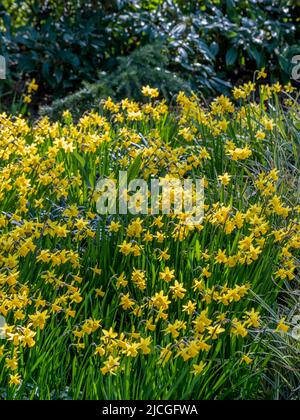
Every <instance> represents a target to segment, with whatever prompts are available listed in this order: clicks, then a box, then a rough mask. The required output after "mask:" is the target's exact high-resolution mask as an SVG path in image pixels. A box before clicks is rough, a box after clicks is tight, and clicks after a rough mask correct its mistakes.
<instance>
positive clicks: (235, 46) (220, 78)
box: [0, 0, 300, 99]
mask: <svg viewBox="0 0 300 420" xmlns="http://www.w3.org/2000/svg"><path fill="white" fill-rule="evenodd" d="M16 5H17V7H16ZM298 6H299V1H298V0H297V1H284V2H283V1H282V2H277V3H274V2H273V1H271V0H241V1H236V0H216V1H214V2H211V1H208V0H203V1H195V0H194V1H189V2H184V1H179V0H166V1H148V2H147V1H143V2H140V1H137V0H123V1H117V0H116V1H112V2H109V1H98V0H94V1H92V0H91V1H88V2H84V1H81V0H80V1H79V0H77V1H75V0H70V1H67V2H64V3H63V4H62V2H60V1H56V0H52V1H47V2H46V1H45V2H41V1H37V0H27V1H26V2H21V1H17V2H16V3H15V2H12V1H6V2H4V3H3V4H2V6H1V7H2V12H1V22H2V23H1V25H0V27H1V28H2V29H1V32H0V40H1V50H2V54H4V55H6V57H7V58H8V61H9V76H10V80H9V81H8V83H9V87H8V88H9V89H11V88H12V86H13V83H12V81H15V83H14V85H15V89H18V88H19V84H18V83H16V81H20V80H23V79H24V77H27V78H28V77H31V78H33V77H34V78H35V79H36V80H37V81H38V83H39V84H40V86H41V88H40V94H41V96H42V97H45V96H46V99H47V95H51V97H54V98H57V97H64V96H65V95H66V93H69V92H74V91H76V90H78V89H80V88H81V87H82V82H88V83H92V82H96V81H97V78H98V74H99V72H102V71H105V72H107V73H109V74H110V73H114V72H115V69H116V67H119V68H122V65H125V64H124V63H123V64H122V60H121V61H120V57H121V58H122V57H129V56H130V57H131V54H132V52H133V51H135V50H136V49H137V48H140V47H141V46H145V45H147V44H153V43H155V42H160V43H162V44H163V45H164V48H165V54H166V55H167V56H168V60H167V67H166V69H167V70H169V71H170V72H171V73H172V74H178V75H179V76H180V78H182V79H184V80H186V81H188V83H189V84H190V88H191V89H194V90H195V89H201V90H202V91H204V92H206V93H208V94H211V93H212V92H215V91H217V92H228V89H229V87H230V81H236V80H238V79H244V78H245V77H246V78H248V77H249V75H251V74H252V72H253V71H254V70H256V69H257V68H261V67H266V68H267V70H268V72H269V74H271V76H272V78H280V79H282V80H284V81H286V79H287V78H289V77H290V64H291V63H290V61H291V60H290V54H289V52H291V49H292V50H293V51H295V49H297V48H298V47H297V42H298V41H297V40H298V39H299V35H300V32H299V24H298V22H297V7H298ZM0 10H1V9H0ZM158 58H159V57H158ZM130 64H131V63H130V59H128V61H127V64H126V65H125V67H126V69H127V70H126V71H127V74H130V73H135V72H136V67H134V64H133V69H132V70H131V69H130ZM157 66H160V62H157V63H155V64H154V68H155V67H157ZM114 76H115V73H114ZM106 81H107V82H108V81H109V79H106ZM158 81H159V79H157V82H158ZM111 82H113V78H111ZM123 86H124V87H125V85H123ZM124 90H126V91H128V90H131V88H128V86H127V87H126V88H125V89H124Z"/></svg>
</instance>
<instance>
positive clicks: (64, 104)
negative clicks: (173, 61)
mask: <svg viewBox="0 0 300 420" xmlns="http://www.w3.org/2000/svg"><path fill="white" fill-rule="evenodd" d="M116 62H117V65H116V69H115V70H114V71H112V72H111V73H109V74H102V75H100V76H99V79H100V80H99V82H96V83H93V84H88V85H86V87H85V88H83V89H81V90H79V91H78V92H76V93H74V94H72V95H69V96H67V97H66V98H64V99H59V100H56V101H54V102H53V104H52V105H51V106H48V107H43V108H42V109H41V111H40V114H41V115H48V116H49V117H50V118H52V119H56V118H58V117H59V116H60V115H61V113H62V112H63V111H64V110H66V109H69V110H70V111H71V112H72V114H73V116H74V117H75V118H78V117H79V116H81V115H82V113H83V112H84V111H87V110H90V109H98V108H99V105H100V101H101V99H103V98H105V97H107V96H111V97H113V98H114V99H118V100H119V99H122V98H125V97H127V98H133V99H136V100H142V95H141V86H143V85H150V86H152V87H158V88H159V89H160V91H161V94H162V95H163V96H164V97H165V98H166V99H167V100H168V101H169V100H170V99H171V98H172V96H174V95H175V94H176V93H178V92H179V91H180V90H183V91H185V92H189V91H190V85H189V83H188V82H187V81H185V80H183V79H181V78H180V77H178V76H177V75H176V74H174V73H172V72H170V71H169V70H168V69H167V68H168V65H169V61H168V55H167V54H166V53H165V50H164V48H163V46H162V45H161V44H153V45H147V46H145V47H141V48H138V49H136V50H135V51H134V52H133V53H131V54H130V55H129V56H128V57H120V58H118V59H117V61H116Z"/></svg>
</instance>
